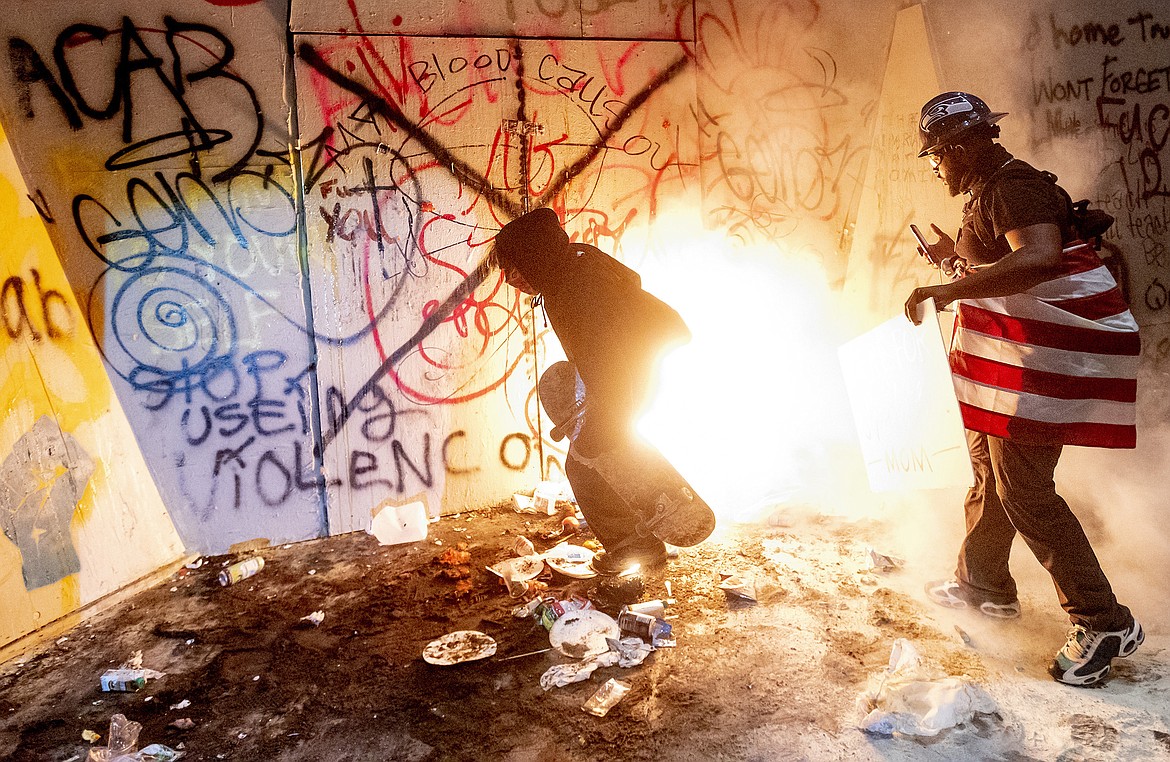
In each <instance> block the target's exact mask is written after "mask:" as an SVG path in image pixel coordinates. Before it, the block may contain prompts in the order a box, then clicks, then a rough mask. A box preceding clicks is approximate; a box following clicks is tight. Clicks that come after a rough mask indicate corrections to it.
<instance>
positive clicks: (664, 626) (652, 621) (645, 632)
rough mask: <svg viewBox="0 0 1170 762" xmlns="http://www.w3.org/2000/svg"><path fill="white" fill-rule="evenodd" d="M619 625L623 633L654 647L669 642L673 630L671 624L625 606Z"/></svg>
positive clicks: (618, 621) (619, 616)
mask: <svg viewBox="0 0 1170 762" xmlns="http://www.w3.org/2000/svg"><path fill="white" fill-rule="evenodd" d="M617 623H618V628H619V629H620V630H621V631H622V632H628V633H630V634H631V635H636V636H638V637H639V638H641V639H642V640H644V641H646V642H647V643H649V644H650V645H652V646H657V645H659V644H660V643H664V642H665V641H667V640H669V639H670V635H671V630H672V629H673V628H672V627H671V626H670V623H669V622H665V621H663V620H661V619H659V618H658V617H656V616H652V615H650V614H639V613H638V612H636V611H631V610H630V609H629V608H627V607H625V606H623V607H622V610H621V612H620V613H619V614H618V618H617Z"/></svg>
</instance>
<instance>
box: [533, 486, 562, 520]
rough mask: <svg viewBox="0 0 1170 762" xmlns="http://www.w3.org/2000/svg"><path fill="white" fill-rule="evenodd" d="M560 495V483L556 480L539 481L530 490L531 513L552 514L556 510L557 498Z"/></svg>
mask: <svg viewBox="0 0 1170 762" xmlns="http://www.w3.org/2000/svg"><path fill="white" fill-rule="evenodd" d="M560 497H561V485H559V484H557V483H556V482H547V481H544V482H541V483H540V484H537V485H536V489H535V490H533V492H532V509H533V513H543V514H545V515H546V516H552V515H554V514H555V513H556V512H557V500H559V499H560Z"/></svg>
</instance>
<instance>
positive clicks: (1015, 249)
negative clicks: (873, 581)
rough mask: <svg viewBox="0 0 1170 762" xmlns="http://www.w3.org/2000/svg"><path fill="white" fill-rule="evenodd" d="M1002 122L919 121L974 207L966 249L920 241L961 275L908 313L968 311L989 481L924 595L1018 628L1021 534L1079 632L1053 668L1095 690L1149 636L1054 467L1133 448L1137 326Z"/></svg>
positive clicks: (958, 348) (935, 155)
mask: <svg viewBox="0 0 1170 762" xmlns="http://www.w3.org/2000/svg"><path fill="white" fill-rule="evenodd" d="M1004 116H1006V114H1003V113H997V112H993V111H991V109H990V108H988V106H987V104H986V103H984V102H983V101H982V100H981V99H979V98H977V97H975V96H974V95H971V94H969V93H964V92H947V93H943V94H941V95H938V96H936V97H934V98H932V99H930V101H928V102H927V103H926V105H924V106H923V107H922V112H921V116H920V120H919V137H920V138H921V141H922V150H921V152H920V153H919V154H918V155H919V156H920V157H923V158H926V159H927V160H929V161H930V164H931V166H932V167H933V168H934V173H935V175H936V176H937V177H938V178H939V179H940V180H941V181H942V182H943V183H945V184H946V187H947V189H948V191H949V192H950V194H951V195H952V196H957V195H958V194H960V193H965V194H967V195H968V196H969V200H968V201H967V203H966V205H965V206H964V208H963V219H962V224H961V226H960V228H959V232H958V235H957V236H956V237H955V238H954V239H952V238H951V237H950V236H949V235H947V234H946V233H944V232H943V231H942V230H940V229H939V228H938V227H936V226H933V225H932V226H931V227H932V228H933V230H934V231H935V234H936V236H937V239H938V240H937V241H936V242H935V243H928V242H926V241H925V239H922V242H921V244H920V246H919V253H920V254H921V255H922V256H924V257H926V258H927V260H928V261H929V262H930V263H931V264H933V265H935V266H944V265H951V264H953V265H954V267H953V268H952V267H949V266H948V267H945V269H946V270H947V271H952V272H954V277H953V279H952V280H950V281H949V282H946V283H941V284H938V285H931V286H924V287H921V288H916V289H914V290H913V291H912V292H911V293H910V296H909V298H908V299H907V300H906V304H905V310H906V316H907V317H908V318H909V319H910V320H911V321H913V322H915V323H917V322H919V317H918V312H919V305H920V304H921V302H923V301H925V300H926V299H934V301H935V304H936V306H937V307H938V308H940V309H941V308H943V307H944V306H946V305H948V304H951V303H954V304H955V312H956V313H957V315H956V323H955V334H954V339H953V341H952V347H951V358H950V359H951V371H952V375H953V378H954V382H955V392H956V395H957V397H958V400H959V406H960V410H961V412H962V415H963V422H964V425H965V426H966V428H967V441H968V447H969V450H970V455H971V464H972V467H973V469H974V473H975V483H974V486H973V487H972V488H971V490H970V491H969V492H968V494H967V498H966V501H965V503H964V508H965V513H966V530H967V531H966V536H965V537H964V539H963V542H962V545H961V547H960V549H959V558H958V565H957V568H956V571H955V576H954V577H953V578H952V579H946V580H939V581H935V582H930V583H928V584H927V586H926V594H927V595H928V596H929V598H930V599H931V600H932V601H933V602H935V603H937V604H940V605H943V606H948V607H951V608H967V607H971V608H974V609H977V610H978V611H980V612H981V613H983V614H985V615H987V616H990V617H995V618H1001V619H1007V618H1013V617H1018V616H1019V615H1020V604H1019V601H1018V599H1017V594H1016V584H1015V580H1013V579H1012V576H1011V572H1010V571H1009V569H1008V556H1009V553H1010V551H1011V546H1012V541H1013V539H1014V538H1015V535H1016V534H1017V533H1019V534H1020V535H1021V536H1022V537H1023V538H1024V541H1025V542H1026V543H1027V545H1028V547H1029V548H1030V549H1031V550H1032V552H1033V553H1034V554H1035V556H1036V558H1037V560H1039V561H1040V563H1041V565H1042V566H1043V567H1044V568H1045V569H1046V570H1047V571H1048V572H1049V574H1050V575H1051V576H1052V580H1053V583H1054V584H1055V587H1056V592H1057V596H1058V598H1059V600H1060V604H1061V606H1062V607H1063V608H1064V610H1065V611H1066V612H1067V614H1068V616H1069V619H1070V620H1071V622H1072V625H1073V626H1072V629H1071V630H1070V632H1069V635H1068V639H1067V642H1066V643H1065V645H1064V647H1063V648H1061V649H1060V651H1059V652H1058V653H1057V655H1056V658H1055V659H1054V661H1053V663H1052V666H1051V667H1050V669H1049V671H1050V673H1051V674H1052V675H1053V677H1054V678H1055V679H1056V680H1058V681H1059V682H1062V683H1066V684H1070V685H1092V684H1095V683H1098V682H1100V681H1101V680H1102V679H1103V678H1105V677H1106V676H1107V675H1108V673H1109V669H1110V663H1111V661H1112V659H1113V658H1116V657H1119V656H1121V657H1124V656H1129V655H1130V654H1132V653H1133V652H1134V650H1136V649H1137V647H1138V646H1139V645H1140V644H1141V643H1142V640H1143V638H1144V633H1143V632H1142V627H1141V625H1140V624H1139V623H1138V622H1137V620H1136V619H1134V617H1133V614H1132V613H1131V612H1130V610H1129V609H1128V608H1126V607H1125V606H1123V605H1121V604H1120V603H1118V601H1117V598H1116V596H1115V595H1114V593H1113V590H1112V588H1111V586H1110V584H1109V581H1108V579H1107V578H1106V576H1105V573H1104V572H1103V571H1102V569H1101V565H1100V563H1099V562H1098V560H1097V557H1096V555H1095V554H1094V552H1093V548H1092V547H1091V545H1090V544H1089V540H1088V538H1087V537H1086V536H1085V532H1084V530H1083V529H1082V527H1081V524H1080V522H1079V521H1078V520H1077V518H1076V516H1075V515H1074V514H1073V513H1072V511H1071V510H1070V509H1069V507H1068V504H1067V503H1065V501H1064V500H1063V499H1062V498H1061V497H1060V495H1059V494H1057V492H1056V487H1055V482H1054V471H1055V468H1056V464H1057V461H1058V459H1059V458H1060V454H1061V451H1062V448H1063V447H1064V446H1065V445H1080V446H1089V447H1120V448H1130V447H1134V446H1135V443H1136V428H1135V421H1136V416H1135V412H1134V402H1135V398H1136V391H1137V388H1136V372H1137V360H1138V354H1139V352H1140V341H1139V338H1138V327H1137V324H1136V322H1135V321H1134V319H1133V315H1132V314H1131V313H1130V311H1129V308H1128V306H1127V305H1126V303H1125V299H1124V297H1123V296H1122V294H1121V291H1120V289H1119V288H1118V286H1117V283H1116V281H1115V280H1114V279H1113V277H1112V276H1111V275H1110V273H1109V271H1108V269H1106V267H1105V266H1104V264H1103V263H1102V261H1101V259H1100V258H1099V257H1098V256H1097V253H1096V251H1095V250H1094V249H1093V248H1092V247H1091V246H1089V245H1088V244H1087V243H1085V242H1084V240H1082V238H1085V239H1087V238H1088V236H1087V235H1085V234H1084V233H1082V231H1080V230H1078V227H1077V218H1076V217H1075V216H1074V214H1073V206H1072V203H1071V201H1070V200H1069V197H1068V194H1067V193H1065V192H1064V191H1063V189H1061V188H1060V187H1059V186H1058V185H1056V183H1055V179H1056V178H1055V176H1053V175H1051V174H1050V173H1046V172H1040V171H1039V170H1037V169H1035V168H1034V167H1032V166H1030V165H1029V164H1027V163H1026V162H1023V161H1021V160H1019V159H1016V158H1015V157H1013V156H1012V155H1011V154H1010V153H1008V151H1007V150H1006V149H1005V148H1004V147H1003V146H1002V145H1000V144H999V143H998V142H996V139H997V138H998V137H999V134H1000V128H999V126H998V125H997V124H996V123H997V122H999V121H1000V120H1001V119H1002V118H1003V117H1004Z"/></svg>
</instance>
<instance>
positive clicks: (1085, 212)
mask: <svg viewBox="0 0 1170 762" xmlns="http://www.w3.org/2000/svg"><path fill="white" fill-rule="evenodd" d="M1040 176H1041V177H1042V178H1044V179H1045V180H1047V181H1048V182H1050V183H1052V184H1053V185H1055V186H1056V189H1057V190H1058V191H1060V195H1062V196H1064V201H1065V205H1066V206H1067V207H1068V212H1069V218H1070V219H1071V220H1072V225H1073V227H1074V228H1076V231H1077V234H1078V236H1079V237H1080V239H1081V240H1082V241H1084V242H1085V243H1089V244H1092V246H1093V248H1094V249H1098V250H1100V248H1101V237H1102V236H1104V235H1105V231H1107V230H1109V228H1111V227H1113V222H1114V219H1113V215H1112V214H1109V213H1108V212H1106V211H1104V210H1103V209H1090V208H1089V199H1087V198H1082V199H1081V200H1080V201H1073V200H1072V196H1070V195H1068V191H1066V190H1065V189H1064V188H1062V187H1061V186H1060V185H1057V184H1056V175H1054V174H1052V173H1051V172H1049V171H1047V170H1041V172H1040Z"/></svg>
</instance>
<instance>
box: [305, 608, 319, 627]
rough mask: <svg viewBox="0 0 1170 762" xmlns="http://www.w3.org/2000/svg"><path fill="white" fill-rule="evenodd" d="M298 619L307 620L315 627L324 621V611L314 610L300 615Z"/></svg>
mask: <svg viewBox="0 0 1170 762" xmlns="http://www.w3.org/2000/svg"><path fill="white" fill-rule="evenodd" d="M300 621H302V622H308V623H309V624H311V625H313V626H314V627H317V626H319V625H320V624H321V623H322V622H324V621H325V612H324V611H314V612H313V613H312V614H306V615H305V616H303V617H301V619H300Z"/></svg>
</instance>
